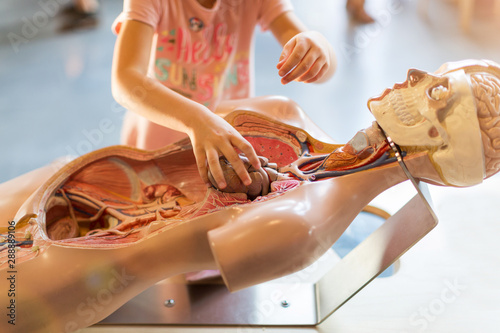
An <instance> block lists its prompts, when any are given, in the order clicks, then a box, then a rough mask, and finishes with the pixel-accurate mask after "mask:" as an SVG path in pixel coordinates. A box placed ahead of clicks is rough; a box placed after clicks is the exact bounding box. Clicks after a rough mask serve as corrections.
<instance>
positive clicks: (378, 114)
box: [368, 69, 485, 186]
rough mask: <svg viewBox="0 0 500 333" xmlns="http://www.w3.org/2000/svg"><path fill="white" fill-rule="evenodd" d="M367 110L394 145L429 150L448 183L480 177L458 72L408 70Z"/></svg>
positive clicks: (471, 112)
mask: <svg viewBox="0 0 500 333" xmlns="http://www.w3.org/2000/svg"><path fill="white" fill-rule="evenodd" d="M368 107H369V108H370V110H371V111H372V113H373V115H374V116H375V118H376V119H377V122H378V123H379V125H380V127H381V128H382V129H383V130H384V131H385V133H386V134H387V135H388V136H390V137H391V139H392V140H393V141H394V142H395V143H397V144H398V145H400V146H414V147H415V146H417V147H422V148H425V149H427V150H429V152H430V157H431V159H432V161H433V163H434V165H435V166H436V168H437V169H438V171H439V172H440V174H441V177H442V178H443V180H444V181H445V183H447V184H448V185H455V186H468V185H473V184H478V183H480V182H482V180H483V179H484V176H485V170H484V155H483V144H482V140H481V131H480V129H479V122H478V119H477V112H476V104H475V99H474V96H473V93H472V90H471V87H470V81H469V78H468V76H467V75H466V74H465V72H464V71H463V70H457V71H453V72H449V73H445V74H443V75H434V74H430V73H426V72H423V71H419V70H416V69H411V70H409V71H408V77H407V80H406V81H405V82H404V83H401V84H396V85H394V87H393V88H392V89H387V90H386V91H385V92H384V93H383V94H382V95H381V96H379V97H376V98H372V99H370V100H369V102H368Z"/></svg>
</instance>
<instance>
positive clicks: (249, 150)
mask: <svg viewBox="0 0 500 333" xmlns="http://www.w3.org/2000/svg"><path fill="white" fill-rule="evenodd" d="M232 144H233V145H234V146H235V147H237V148H238V149H239V150H241V152H242V153H243V154H245V157H246V158H247V159H248V161H249V162H250V164H252V166H253V167H254V168H255V169H257V170H258V169H260V168H261V167H262V165H261V163H260V159H259V157H258V156H257V154H256V153H255V150H254V149H253V147H252V145H251V144H250V143H249V142H248V141H247V140H245V139H244V138H243V137H241V140H234V141H233V142H232Z"/></svg>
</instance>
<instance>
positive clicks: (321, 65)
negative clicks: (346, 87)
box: [276, 31, 335, 84]
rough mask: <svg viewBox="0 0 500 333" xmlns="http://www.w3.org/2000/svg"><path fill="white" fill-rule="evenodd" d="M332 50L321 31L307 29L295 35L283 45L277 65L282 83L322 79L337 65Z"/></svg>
mask: <svg viewBox="0 0 500 333" xmlns="http://www.w3.org/2000/svg"><path fill="white" fill-rule="evenodd" d="M332 52H333V51H332V49H331V47H330V44H329V43H328V41H327V40H326V38H325V37H324V36H323V35H322V34H320V33H319V32H316V31H306V32H301V33H299V34H297V35H295V36H294V37H292V38H291V39H290V40H289V41H288V42H287V43H286V44H285V46H284V47H283V51H282V52H281V56H280V60H279V62H278V65H277V66H276V67H277V68H278V69H279V72H278V74H279V75H280V76H281V83H283V84H287V83H289V82H291V81H293V80H296V81H299V82H305V83H311V82H316V81H318V80H321V78H322V77H323V76H324V75H325V74H326V73H327V72H329V71H330V70H331V69H332V68H331V67H332V66H335V64H331V59H332V54H331V53H332Z"/></svg>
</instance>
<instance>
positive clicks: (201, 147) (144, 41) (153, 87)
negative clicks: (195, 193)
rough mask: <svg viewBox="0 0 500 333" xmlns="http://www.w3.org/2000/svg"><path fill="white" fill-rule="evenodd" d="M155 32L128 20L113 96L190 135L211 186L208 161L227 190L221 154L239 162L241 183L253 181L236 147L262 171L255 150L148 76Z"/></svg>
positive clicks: (121, 38)
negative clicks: (221, 164) (220, 158)
mask: <svg viewBox="0 0 500 333" xmlns="http://www.w3.org/2000/svg"><path fill="white" fill-rule="evenodd" d="M153 35H154V29H153V27H151V26H150V25H148V24H145V23H142V22H139V21H133V20H126V21H125V22H123V25H122V27H121V30H120V33H119V35H118V39H117V41H116V45H115V52H114V56H113V68H112V91H113V96H114V98H115V99H116V100H117V101H118V102H119V103H120V104H121V105H123V106H124V107H125V108H127V109H129V110H132V111H134V112H136V113H138V114H140V115H141V116H144V117H145V118H147V119H149V120H150V121H152V122H155V123H157V124H160V125H162V126H165V127H168V128H171V129H174V130H177V131H181V132H184V133H186V134H187V135H188V136H189V138H190V139H191V142H192V144H193V151H194V154H195V157H196V163H197V166H198V170H199V172H200V175H201V177H202V178H203V180H204V181H205V182H206V183H208V177H207V163H208V167H209V168H210V170H211V171H212V173H213V175H214V177H215V179H216V180H217V182H218V183H219V184H220V185H221V186H222V187H225V186H226V184H225V181H224V176H223V174H222V170H221V169H220V165H219V155H224V156H225V157H226V158H227V159H228V160H229V161H230V162H231V163H234V165H235V169H236V172H237V174H238V176H239V177H240V178H241V179H242V181H243V182H244V183H246V184H250V182H251V179H250V176H249V175H248V173H247V171H246V170H245V168H244V165H243V163H242V162H241V160H240V158H239V157H238V154H237V152H236V151H235V147H236V148H239V149H240V150H241V151H242V152H243V153H245V155H246V156H247V157H248V159H249V160H250V162H251V163H252V165H253V166H254V167H256V168H260V164H259V160H258V158H257V155H256V154H255V151H254V150H253V148H252V146H251V145H250V144H249V143H248V142H247V141H246V140H245V139H244V138H243V137H242V136H241V135H240V134H239V133H238V132H237V131H236V130H235V129H234V128H233V127H232V126H230V125H229V124H228V123H227V122H226V121H225V120H223V119H222V118H220V117H219V116H216V115H215V114H214V113H212V112H211V111H210V110H209V109H208V108H206V107H205V106H203V105H201V104H199V103H196V102H195V101H192V100H190V99H188V98H185V97H183V96H181V95H180V94H178V93H176V92H174V91H172V90H171V89H169V88H167V87H165V86H163V85H162V84H161V83H160V82H158V81H156V80H155V79H153V78H150V77H148V76H147V71H148V64H149V59H150V50H151V45H152V41H153Z"/></svg>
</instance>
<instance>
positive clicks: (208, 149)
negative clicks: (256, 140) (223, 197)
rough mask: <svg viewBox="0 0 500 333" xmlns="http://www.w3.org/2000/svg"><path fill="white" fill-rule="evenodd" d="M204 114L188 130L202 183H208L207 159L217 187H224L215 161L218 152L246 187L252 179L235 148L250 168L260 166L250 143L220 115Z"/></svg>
mask: <svg viewBox="0 0 500 333" xmlns="http://www.w3.org/2000/svg"><path fill="white" fill-rule="evenodd" d="M205 115H206V117H203V119H199V121H197V122H196V124H194V125H193V126H192V131H191V133H188V134H189V137H190V139H191V142H192V144H193V151H194V155H195V157H196V164H197V166H198V171H199V172H200V175H201V178H202V179H203V181H204V182H205V183H207V184H210V181H209V179H208V169H207V162H208V167H209V168H210V171H211V172H212V175H213V176H214V179H215V181H216V182H217V184H218V187H219V188H220V189H223V188H225V187H226V186H227V184H226V181H225V179H224V174H223V172H222V169H221V166H220V164H219V155H224V156H225V157H226V159H227V160H228V161H229V162H230V163H231V164H232V165H233V167H234V170H235V171H236V174H237V175H238V177H240V179H241V181H242V182H243V184H245V185H246V186H248V185H250V184H251V183H252V179H251V178H250V175H249V174H248V172H247V170H246V168H245V166H244V164H243V161H242V160H241V159H240V157H239V156H238V152H237V151H236V150H235V148H238V149H239V150H241V152H242V153H244V154H245V156H246V157H247V158H248V160H249V161H250V163H251V164H252V165H253V167H254V168H256V169H260V168H261V166H260V161H259V159H258V157H257V154H256V153H255V151H254V149H253V147H252V145H250V143H249V142H248V141H247V140H245V138H243V137H242V136H241V134H240V133H238V131H236V130H235V129H234V128H233V127H232V126H231V125H229V123H227V122H226V121H225V120H224V119H222V118H221V117H219V116H217V115H215V114H213V113H211V112H208V113H206V114H205Z"/></svg>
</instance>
